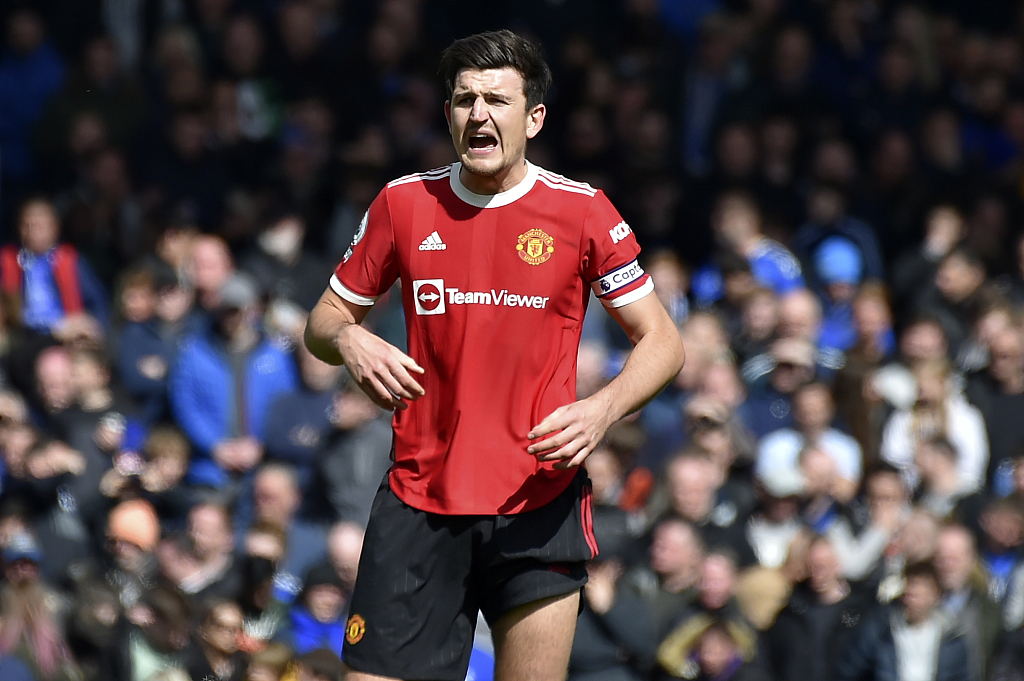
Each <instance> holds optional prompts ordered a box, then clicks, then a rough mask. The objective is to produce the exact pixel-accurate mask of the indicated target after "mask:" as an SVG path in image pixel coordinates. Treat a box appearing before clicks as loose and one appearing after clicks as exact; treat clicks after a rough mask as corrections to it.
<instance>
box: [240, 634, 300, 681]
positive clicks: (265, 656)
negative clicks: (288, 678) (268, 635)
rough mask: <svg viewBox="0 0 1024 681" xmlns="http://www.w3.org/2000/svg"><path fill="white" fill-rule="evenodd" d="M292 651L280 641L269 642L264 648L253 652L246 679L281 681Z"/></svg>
mask: <svg viewBox="0 0 1024 681" xmlns="http://www.w3.org/2000/svg"><path fill="white" fill-rule="evenodd" d="M291 662H292V651H291V649H290V648H288V646H286V645H284V644H282V643H271V644H270V645H268V646H267V647H266V648H265V649H264V650H261V651H259V652H256V653H253V655H252V658H251V660H250V662H249V668H248V670H247V671H246V675H245V679H246V681H281V679H282V678H283V677H284V676H285V673H286V672H288V671H289V669H290V667H291Z"/></svg>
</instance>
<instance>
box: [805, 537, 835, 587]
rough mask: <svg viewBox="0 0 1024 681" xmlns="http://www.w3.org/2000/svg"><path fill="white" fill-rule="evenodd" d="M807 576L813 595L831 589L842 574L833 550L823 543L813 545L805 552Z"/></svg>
mask: <svg viewBox="0 0 1024 681" xmlns="http://www.w3.org/2000/svg"><path fill="white" fill-rule="evenodd" d="M807 574H808V577H809V578H810V580H811V589H813V590H814V592H815V593H817V594H823V593H825V592H826V591H827V590H829V589H830V588H832V586H833V585H834V584H835V583H836V580H838V579H839V577H840V576H841V574H842V568H841V566H840V564H839V559H838V558H837V557H836V552H835V549H833V548H832V547H831V546H829V544H828V543H826V542H823V541H819V542H816V543H815V544H813V545H812V546H811V548H810V549H808V551H807Z"/></svg>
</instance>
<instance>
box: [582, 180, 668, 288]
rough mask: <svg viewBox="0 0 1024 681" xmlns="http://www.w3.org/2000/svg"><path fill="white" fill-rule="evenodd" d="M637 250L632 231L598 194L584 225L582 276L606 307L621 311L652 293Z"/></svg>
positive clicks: (601, 194)
mask: <svg viewBox="0 0 1024 681" xmlns="http://www.w3.org/2000/svg"><path fill="white" fill-rule="evenodd" d="M639 255H640V246H639V245H638V244H637V242H636V237H635V236H634V235H633V230H631V229H630V228H629V225H627V224H626V221H625V220H623V219H622V216H621V215H619V212H618V211H617V210H615V207H614V206H612V203H611V201H609V200H608V197H607V196H605V195H604V192H601V191H598V192H597V194H596V195H595V196H594V198H593V200H592V201H591V204H590V209H589V210H588V211H587V217H586V220H585V222H584V225H583V243H582V253H581V256H582V265H583V274H584V276H585V277H586V279H587V282H588V283H589V284H590V286H591V288H592V289H593V291H594V295H596V296H597V297H598V299H599V300H600V301H601V302H602V303H603V304H604V305H605V307H622V306H623V305H628V304H629V303H632V302H633V301H636V300H639V299H641V298H643V297H644V296H646V295H647V294H648V293H651V292H652V291H653V290H654V282H653V281H651V277H650V276H649V275H648V274H647V273H646V272H644V270H643V268H642V267H640V263H639V261H638V260H637V258H638V257H639Z"/></svg>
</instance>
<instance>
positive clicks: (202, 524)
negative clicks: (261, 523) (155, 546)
mask: <svg viewBox="0 0 1024 681" xmlns="http://www.w3.org/2000/svg"><path fill="white" fill-rule="evenodd" d="M188 536H189V539H191V540H192V547H193V551H194V553H195V557H196V563H197V565H196V567H197V568H198V569H197V570H196V571H195V572H194V573H193V574H192V575H190V576H189V577H188V578H187V579H186V580H184V581H181V582H179V583H178V588H179V589H180V590H181V592H182V593H184V594H186V595H187V596H190V597H192V600H193V602H194V603H203V602H204V601H206V600H209V599H211V598H222V599H229V600H233V599H235V598H237V597H238V596H239V594H240V593H241V590H242V581H241V579H240V577H241V575H239V574H238V568H237V566H236V561H235V556H234V548H235V533H234V528H233V527H232V524H231V514H230V513H228V510H227V509H226V508H224V507H223V506H218V505H216V504H212V503H205V504H197V505H195V506H193V507H192V510H191V511H189V514H188Z"/></svg>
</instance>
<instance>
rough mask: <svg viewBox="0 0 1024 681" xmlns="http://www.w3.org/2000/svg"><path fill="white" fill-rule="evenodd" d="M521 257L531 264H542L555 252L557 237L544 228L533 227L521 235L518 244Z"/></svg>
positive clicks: (517, 248) (517, 249) (517, 247)
mask: <svg viewBox="0 0 1024 681" xmlns="http://www.w3.org/2000/svg"><path fill="white" fill-rule="evenodd" d="M516 251H518V253H519V257H520V258H522V259H523V260H525V261H526V262H527V263H529V264H531V265H540V264H541V263H545V262H547V261H548V260H549V259H550V258H551V254H552V253H554V252H555V239H554V238H553V237H551V236H549V235H548V234H547V232H545V231H544V230H543V229H531V230H529V231H526V232H524V233H522V234H520V235H519V243H517V244H516Z"/></svg>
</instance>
